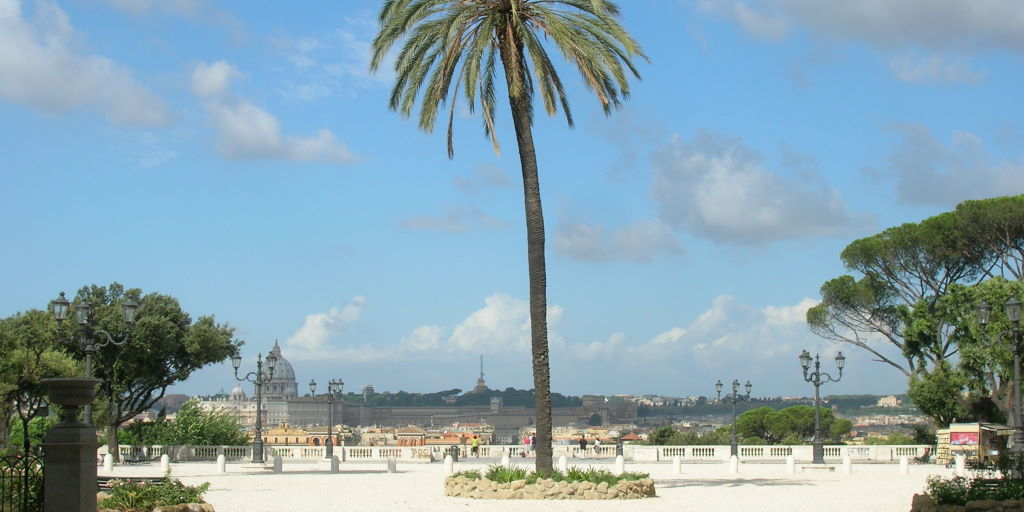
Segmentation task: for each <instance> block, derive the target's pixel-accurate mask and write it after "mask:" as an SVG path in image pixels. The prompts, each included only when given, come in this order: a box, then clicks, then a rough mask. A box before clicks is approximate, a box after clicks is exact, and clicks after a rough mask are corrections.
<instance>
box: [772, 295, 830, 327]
mask: <svg viewBox="0 0 1024 512" xmlns="http://www.w3.org/2000/svg"><path fill="white" fill-rule="evenodd" d="M818 302H819V301H817V300H815V299H812V298H810V297H808V298H806V299H804V300H802V301H800V302H799V303H797V304H794V305H792V306H765V308H764V309H763V310H762V312H763V313H764V317H765V320H766V321H767V322H768V324H769V325H797V324H799V325H803V324H805V323H806V322H807V310H808V309H811V308H813V307H814V306H817V305H818Z"/></svg>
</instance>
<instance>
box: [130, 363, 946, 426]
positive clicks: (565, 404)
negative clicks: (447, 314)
mask: <svg viewBox="0 0 1024 512" xmlns="http://www.w3.org/2000/svg"><path fill="white" fill-rule="evenodd" d="M271 354H273V355H274V356H275V357H277V365H276V368H275V371H274V374H273V378H272V379H271V380H270V381H269V382H267V383H266V384H264V386H263V390H262V396H263V400H262V404H261V405H260V407H261V413H262V421H263V427H264V429H263V430H264V439H265V440H266V442H268V443H271V444H286V445H288V444H301V445H307V444H308V445H313V446H318V445H321V444H323V443H325V441H326V439H327V428H326V426H327V424H328V423H329V420H328V418H329V417H330V416H331V414H330V412H331V411H330V407H333V408H334V411H333V418H334V425H333V429H334V430H335V432H336V433H334V436H335V438H334V442H335V443H337V444H365V445H389V444H394V445H430V444H455V443H459V442H463V443H464V442H465V440H466V439H467V438H468V437H471V436H479V438H480V440H481V442H483V443H488V444H513V443H517V442H518V440H520V439H522V438H523V437H524V436H526V435H529V433H530V432H531V429H532V428H534V421H535V417H534V412H533V408H534V405H533V401H534V395H533V393H532V391H530V390H517V389H513V388H506V389H505V390H504V391H499V390H494V389H491V388H489V387H488V386H487V384H486V382H485V380H484V371H483V361H482V359H481V368H480V375H479V377H478V378H477V380H476V383H475V385H474V386H473V388H472V389H470V390H469V391H466V392H463V391H462V390H461V389H458V388H454V389H450V390H443V391H438V392H435V393H408V392H404V391H398V392H389V391H383V392H380V393H378V392H376V391H375V390H374V388H373V386H372V385H366V386H364V387H362V388H361V389H360V390H359V392H351V391H349V392H341V393H338V394H337V395H335V396H334V400H333V404H329V402H328V401H327V400H325V399H324V395H318V396H316V397H314V396H313V395H312V393H306V394H300V392H299V381H298V379H297V377H296V374H295V369H294V367H293V366H292V364H291V363H290V362H289V361H288V360H287V359H285V358H284V357H283V356H282V355H281V349H280V347H279V346H278V345H277V344H276V343H275V345H274V347H273V349H272V350H271ZM321 389H323V388H321ZM189 400H197V401H198V406H199V408H200V409H201V410H203V411H207V412H212V413H218V414H223V415H227V416H231V417H235V418H237V419H238V421H239V424H240V425H241V426H242V427H243V428H244V429H246V430H247V431H249V432H250V435H251V432H252V430H253V427H254V424H255V418H256V409H257V403H256V399H255V393H253V392H246V391H245V390H244V389H243V388H242V387H241V386H240V385H236V386H235V387H234V388H233V389H232V390H231V391H229V392H225V391H223V390H221V391H220V392H218V393H213V394H210V395H202V396H196V397H189V396H187V395H181V394H172V395H167V396H165V397H164V398H162V399H161V400H160V401H159V402H158V403H157V404H156V406H155V407H154V411H151V412H150V413H149V414H148V416H149V417H151V416H153V415H154V413H155V412H156V411H159V410H161V409H163V410H164V411H165V412H166V413H169V414H173V413H174V412H175V411H177V410H178V409H179V408H181V407H182V406H183V405H184V404H185V403H186V402H187V401H189ZM907 402H908V401H907V399H906V397H905V396H902V395H888V396H877V395H845V396H844V395H840V396H831V397H826V398H825V400H823V404H824V405H825V406H826V407H830V408H831V409H832V410H833V412H834V413H835V414H836V415H837V416H842V417H845V418H847V419H849V420H851V422H852V423H853V426H854V430H853V432H852V434H851V435H852V437H854V438H855V439H856V438H865V437H871V436H885V435H888V434H890V433H892V432H902V431H905V430H907V429H909V428H910V426H912V425H920V424H927V421H926V419H925V418H924V417H923V416H922V415H921V414H920V413H919V412H918V411H917V410H916V409H915V408H913V407H912V406H910V405H908V403H907ZM812 404H813V400H812V399H811V398H807V397H751V399H750V400H749V401H746V402H743V403H742V404H739V405H738V406H737V407H738V414H741V413H742V412H743V411H746V410H750V409H754V408H758V407H765V406H768V407H772V408H775V409H779V408H784V407H789V406H793V405H812ZM731 412H732V409H731V405H728V404H726V403H725V402H724V401H722V402H720V401H718V400H717V399H716V398H714V397H710V398H709V397H705V396H687V397H674V396H661V395H631V394H618V395H612V396H604V395H583V396H581V397H574V396H565V395H561V394H558V393H552V419H553V426H554V427H555V428H554V433H553V436H554V437H553V438H554V441H555V442H556V443H569V442H573V441H574V440H577V439H578V438H579V437H580V436H585V437H595V438H599V439H603V440H605V441H606V442H607V441H618V440H627V441H628V440H643V439H645V438H646V434H647V433H648V432H649V431H650V430H652V429H654V428H657V427H661V426H666V425H674V426H675V427H676V428H678V429H679V430H682V431H698V432H702V431H711V430H714V429H717V428H720V427H722V426H725V425H728V424H729V422H730V421H731Z"/></svg>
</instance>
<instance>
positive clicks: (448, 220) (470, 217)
mask: <svg viewBox="0 0 1024 512" xmlns="http://www.w3.org/2000/svg"><path fill="white" fill-rule="evenodd" d="M444 210H445V211H444V213H443V214H441V215H436V216H431V215H416V216H413V217H410V218H407V219H402V220H401V221H399V223H398V225H399V226H400V227H401V228H403V229H414V230H426V231H445V232H448V233H464V232H466V231H470V230H474V229H503V228H505V227H507V225H506V224H505V222H504V221H502V220H501V219H496V218H494V217H491V216H490V215H487V214H486V213H484V212H482V211H480V210H479V209H477V208H476V207H473V206H463V205H458V204H449V205H446V206H445V208H444Z"/></svg>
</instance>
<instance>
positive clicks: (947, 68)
mask: <svg viewBox="0 0 1024 512" xmlns="http://www.w3.org/2000/svg"><path fill="white" fill-rule="evenodd" d="M889 68H890V69H891V70H892V72H893V75H894V76H895V77H896V78H897V79H898V80H900V81H903V82H908V83H915V84H941V83H963V84H968V85H975V84H978V83H981V81H982V80H983V79H984V78H985V73H984V72H981V71H974V70H972V69H971V68H970V66H969V65H967V64H966V63H965V62H964V61H963V59H960V58H955V59H946V58H943V57H940V56H937V55H933V56H930V57H917V56H915V55H913V54H910V53H904V54H902V55H899V56H895V57H892V58H891V59H889Z"/></svg>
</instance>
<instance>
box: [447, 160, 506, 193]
mask: <svg viewBox="0 0 1024 512" xmlns="http://www.w3.org/2000/svg"><path fill="white" fill-rule="evenodd" d="M452 184H453V185H455V188H457V189H459V190H460V191H462V192H465V193H466V194H469V195H476V194H478V193H479V192H481V191H483V190H485V189H490V188H508V187H511V186H512V181H511V180H509V178H508V175H507V174H505V171H504V170H503V169H502V168H501V167H498V166H496V165H491V164H478V165H477V166H476V167H474V168H473V175H472V176H468V177H467V176H456V177H454V178H452Z"/></svg>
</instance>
